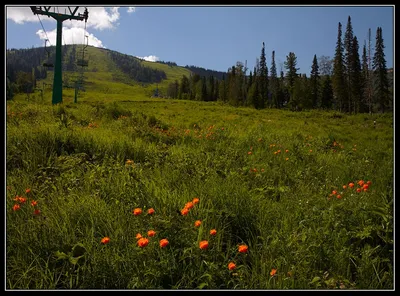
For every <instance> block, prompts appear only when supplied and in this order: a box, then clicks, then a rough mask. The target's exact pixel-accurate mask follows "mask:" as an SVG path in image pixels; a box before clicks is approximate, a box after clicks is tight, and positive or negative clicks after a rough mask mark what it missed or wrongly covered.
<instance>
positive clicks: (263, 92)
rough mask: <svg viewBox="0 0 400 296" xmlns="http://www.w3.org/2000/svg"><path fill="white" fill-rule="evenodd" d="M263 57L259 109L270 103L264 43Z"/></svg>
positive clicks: (261, 59) (261, 61)
mask: <svg viewBox="0 0 400 296" xmlns="http://www.w3.org/2000/svg"><path fill="white" fill-rule="evenodd" d="M262 44H263V45H262V48H261V56H260V72H259V73H258V79H259V87H260V102H259V104H258V108H259V109H263V108H265V106H266V105H267V103H268V68H267V61H266V58H265V43H264V42H263V43H262Z"/></svg>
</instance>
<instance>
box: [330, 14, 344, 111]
mask: <svg viewBox="0 0 400 296" xmlns="http://www.w3.org/2000/svg"><path fill="white" fill-rule="evenodd" d="M345 81H346V80H345V76H344V65H343V44H342V24H341V23H340V22H339V25H338V38H337V43H336V51H335V59H334V62H333V78H332V86H333V93H334V99H335V105H336V109H338V110H339V111H342V109H343V104H344V102H345V99H346V88H345Z"/></svg>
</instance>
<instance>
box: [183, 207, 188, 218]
mask: <svg viewBox="0 0 400 296" xmlns="http://www.w3.org/2000/svg"><path fill="white" fill-rule="evenodd" d="M187 214H189V210H188V209H187V208H184V209H183V210H181V215H182V216H186V215H187Z"/></svg>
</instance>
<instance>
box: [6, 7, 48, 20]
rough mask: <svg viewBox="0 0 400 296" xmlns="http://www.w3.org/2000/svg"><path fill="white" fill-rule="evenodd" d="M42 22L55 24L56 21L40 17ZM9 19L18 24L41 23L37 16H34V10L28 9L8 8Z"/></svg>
mask: <svg viewBox="0 0 400 296" xmlns="http://www.w3.org/2000/svg"><path fill="white" fill-rule="evenodd" d="M40 17H41V20H42V21H45V20H46V21H52V22H54V23H55V20H54V19H53V18H52V17H50V18H48V17H47V16H46V17H44V16H43V15H42V16H40ZM7 19H10V20H12V21H14V22H15V23H17V24H20V25H22V24H24V23H25V22H39V19H38V17H37V15H34V14H33V12H32V10H31V9H30V8H29V7H28V6H26V7H7Z"/></svg>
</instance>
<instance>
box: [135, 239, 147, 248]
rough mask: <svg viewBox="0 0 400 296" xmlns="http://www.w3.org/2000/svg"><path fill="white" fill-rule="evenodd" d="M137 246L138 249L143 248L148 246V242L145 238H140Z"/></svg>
mask: <svg viewBox="0 0 400 296" xmlns="http://www.w3.org/2000/svg"><path fill="white" fill-rule="evenodd" d="M137 244H138V246H139V247H141V248H144V247H145V246H147V245H148V244H149V240H148V239H147V238H144V237H142V238H140V239H139V240H138V241H137Z"/></svg>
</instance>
